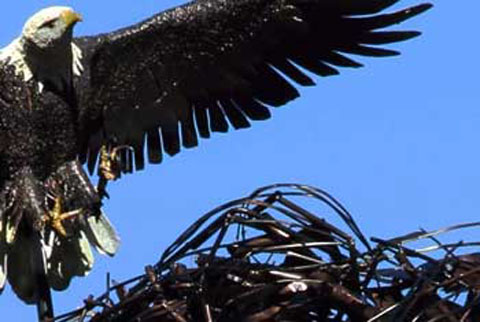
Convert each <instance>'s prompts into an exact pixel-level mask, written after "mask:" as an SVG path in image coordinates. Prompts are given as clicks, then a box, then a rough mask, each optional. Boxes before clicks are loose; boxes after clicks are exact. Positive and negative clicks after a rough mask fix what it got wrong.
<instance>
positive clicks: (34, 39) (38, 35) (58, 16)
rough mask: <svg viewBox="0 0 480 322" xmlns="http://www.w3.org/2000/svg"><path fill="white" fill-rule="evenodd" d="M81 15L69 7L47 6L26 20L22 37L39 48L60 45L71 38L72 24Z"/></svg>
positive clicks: (79, 18) (68, 41)
mask: <svg viewBox="0 0 480 322" xmlns="http://www.w3.org/2000/svg"><path fill="white" fill-rule="evenodd" d="M79 21H82V17H81V16H80V15H79V14H78V13H76V12H75V11H73V9H72V8H69V7H49V8H45V9H43V10H40V11H39V12H37V13H36V14H34V15H33V16H32V17H31V18H30V19H28V20H27V22H26V23H25V26H24V27H23V32H22V38H23V39H24V40H25V41H29V42H31V43H33V44H34V45H36V46H37V47H38V48H40V49H47V48H51V47H54V46H61V45H63V43H70V42H71V40H72V33H73V26H74V25H75V24H76V23H77V22H79Z"/></svg>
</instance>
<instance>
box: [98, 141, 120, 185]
mask: <svg viewBox="0 0 480 322" xmlns="http://www.w3.org/2000/svg"><path fill="white" fill-rule="evenodd" d="M121 148H123V147H115V148H112V147H110V146H107V145H102V147H101V149H100V164H99V166H98V171H99V175H100V178H104V179H105V180H107V181H113V180H116V179H117V178H118V177H119V176H120V167H119V160H118V150H120V149H121Z"/></svg>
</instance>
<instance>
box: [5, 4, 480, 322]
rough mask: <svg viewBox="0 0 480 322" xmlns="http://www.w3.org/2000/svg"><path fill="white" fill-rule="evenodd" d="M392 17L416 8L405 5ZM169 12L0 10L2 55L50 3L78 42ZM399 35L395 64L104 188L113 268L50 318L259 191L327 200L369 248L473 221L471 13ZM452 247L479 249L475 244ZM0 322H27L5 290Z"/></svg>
mask: <svg viewBox="0 0 480 322" xmlns="http://www.w3.org/2000/svg"><path fill="white" fill-rule="evenodd" d="M400 2H401V4H400V5H397V6H396V8H399V7H403V6H408V5H413V4H418V3H420V1H412V0H403V1H400ZM178 3H179V2H174V1H171V0H168V1H167V0H164V1H159V0H138V1H135V3H133V2H132V1H131V0H102V1H65V2H61V1H55V2H54V1H8V2H5V3H4V4H2V7H3V8H2V10H1V12H0V21H1V26H2V29H1V32H0V47H3V46H5V45H7V44H8V42H9V41H10V40H11V39H13V38H14V37H16V36H17V35H18V34H19V32H20V30H21V28H22V26H23V23H24V21H25V19H26V18H27V17H29V16H30V15H31V14H32V13H34V12H35V11H36V10H38V9H40V8H42V7H44V6H47V5H54V4H57V5H58V4H67V5H71V6H73V7H74V8H76V10H77V11H79V12H81V13H82V14H83V16H84V22H83V23H81V24H79V25H78V26H77V29H76V32H77V34H94V33H98V32H104V31H109V30H113V29H115V28H118V27H122V26H125V25H128V24H131V23H134V22H137V21H139V20H142V19H144V18H146V17H148V16H150V15H152V14H154V13H156V12H158V11H160V10H163V9H165V8H167V7H171V6H173V5H176V4H178ZM435 4H436V7H435V8H434V9H433V10H431V11H430V12H428V13H427V14H424V15H422V16H420V17H417V18H416V19H414V20H412V21H408V22H407V23H405V24H404V25H403V26H402V28H404V29H413V30H421V31H423V33H424V34H423V36H421V37H420V38H417V39H414V40H412V41H409V42H407V43H402V44H398V45H393V46H391V47H392V48H395V49H399V50H401V51H402V53H403V55H402V56H400V57H394V58H386V59H365V58H359V61H361V62H363V63H364V64H365V66H366V67H365V68H362V69H359V70H343V72H342V74H341V75H340V76H337V77H331V78H328V79H317V81H318V82H317V83H318V86H317V87H315V88H309V89H302V90H301V93H302V97H301V98H300V99H298V100H296V101H295V102H293V103H291V104H289V105H288V106H286V107H283V108H280V109H277V110H275V111H274V113H273V118H272V119H271V120H270V121H268V122H258V123H256V124H254V127H253V128H251V129H248V130H243V131H238V132H235V133H233V132H231V133H228V134H217V135H215V136H214V138H213V139H210V140H208V141H207V140H203V141H201V142H200V143H201V144H200V146H199V147H198V148H196V149H193V150H188V151H185V152H183V153H181V154H179V155H177V156H175V157H174V158H168V159H167V160H166V161H165V162H164V163H163V164H162V165H160V166H150V167H148V168H147V169H146V171H143V172H140V173H137V174H135V175H129V176H125V177H123V178H122V179H121V180H120V181H118V182H116V183H114V184H112V185H111V186H110V194H111V196H112V198H111V199H110V200H109V201H107V203H106V205H105V210H106V212H107V213H108V214H109V217H110V218H111V220H112V221H113V222H114V224H115V226H116V227H117V229H118V232H119V234H120V235H121V238H122V246H121V248H120V250H119V253H118V255H117V256H116V257H115V258H113V259H111V258H104V257H100V256H97V261H96V264H95V267H94V270H93V271H92V273H91V274H90V275H89V276H88V277H86V278H82V279H75V280H74V281H73V282H72V285H71V287H70V288H69V290H67V291H65V292H61V293H55V294H54V300H55V304H56V310H57V312H58V313H61V312H63V311H65V310H70V309H73V308H75V307H76V306H78V305H80V304H81V303H82V299H84V298H85V297H86V296H87V295H88V294H99V293H100V292H102V291H103V290H104V287H105V276H106V273H107V272H110V273H111V275H112V277H113V278H114V279H116V280H122V279H126V278H128V277H131V276H134V275H135V274H137V273H140V272H142V270H143V267H144V265H146V264H148V263H154V262H156V261H157V260H158V258H159V256H160V254H161V251H162V250H163V249H165V247H166V246H168V244H169V243H170V242H172V241H173V240H174V238H175V237H176V236H177V235H178V234H179V233H180V232H181V231H182V230H183V229H185V228H186V227H187V226H188V225H189V224H190V223H191V222H193V220H194V219H195V218H196V217H197V216H199V215H200V214H203V213H204V212H206V211H207V210H209V209H210V208H212V207H214V206H216V205H219V204H220V203H223V202H225V201H228V200H230V199H233V198H236V197H240V196H243V195H245V194H247V193H249V192H251V191H252V190H253V189H255V188H256V187H258V186H261V185H266V184H270V183H276V182H299V183H307V184H311V185H315V186H318V187H321V188H323V189H326V190H327V191H329V192H330V193H332V194H333V195H334V196H336V197H337V198H338V199H339V200H340V201H341V202H343V204H344V205H345V206H346V207H347V208H348V209H349V210H350V211H351V213H352V214H353V215H354V216H355V218H356V219H357V221H358V223H359V224H360V226H361V227H362V228H363V230H364V232H365V234H366V235H367V236H371V235H375V236H379V237H388V236H393V235H400V234H403V233H406V232H408V231H411V230H414V229H416V228H418V227H420V226H421V227H423V228H426V229H434V228H439V227H441V226H445V225H450V224H454V223H460V222H468V221H477V220H478V218H479V214H480V203H479V195H480V168H479V165H480V153H479V145H478V140H479V138H480V127H479V125H480V109H479V107H480V93H479V91H480V85H479V82H478V79H477V77H478V75H480V64H479V62H478V59H479V57H480V41H479V40H478V35H477V32H478V30H479V23H478V16H477V12H478V11H479V10H480V2H479V1H478V0H463V1H461V2H460V1H437V3H435ZM469 233H471V235H462V236H461V238H475V237H477V239H480V238H478V236H480V234H478V232H477V231H469ZM0 316H2V319H3V320H6V321H9V320H10V321H29V320H33V319H34V318H35V316H36V315H35V308H34V307H26V306H25V305H24V304H23V303H21V302H20V301H19V300H17V298H16V297H15V295H13V293H12V291H11V290H10V289H9V288H7V289H6V290H5V291H4V293H3V295H2V296H0Z"/></svg>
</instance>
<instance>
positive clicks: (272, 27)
mask: <svg viewBox="0 0 480 322" xmlns="http://www.w3.org/2000/svg"><path fill="white" fill-rule="evenodd" d="M397 1H398V0H198V1H196V2H192V3H189V4H186V5H183V6H180V7H177V8H174V9H172V10H169V11H166V12H163V13H161V14H158V15H156V16H154V17H152V18H150V19H148V20H146V21H144V22H142V23H140V24H138V25H135V26H132V27H128V28H125V29H122V30H119V31H116V32H113V33H110V34H103V35H99V36H95V37H84V38H78V39H75V43H76V44H77V45H78V46H79V48H80V49H81V50H82V52H83V56H84V57H83V65H84V68H85V71H84V73H83V76H82V77H81V78H80V79H78V80H77V81H76V88H77V91H78V96H79V99H80V102H79V105H80V106H81V108H80V126H81V129H82V138H81V140H82V142H83V144H82V146H83V151H82V155H81V157H82V159H83V160H84V161H85V160H88V164H89V169H90V171H93V169H94V168H95V164H96V160H97V155H98V151H99V149H100V146H101V144H102V143H104V142H107V141H109V142H113V143H114V144H116V145H129V146H131V147H133V149H132V150H123V154H122V159H123V162H122V163H123V167H124V169H123V170H124V171H132V169H133V162H135V166H136V168H137V169H141V168H143V167H144V163H145V161H144V158H145V157H147V158H148V161H150V162H152V163H159V162H161V161H162V156H163V153H167V154H169V155H174V154H176V153H177V152H179V151H180V149H181V146H183V147H185V148H190V147H194V146H196V145H197V144H198V136H200V137H203V138H208V137H209V136H210V133H211V132H226V131H228V129H229V128H230V127H233V128H234V129H239V128H246V127H249V126H250V121H251V120H264V119H268V118H269V117H270V111H269V107H272V106H273V107H277V106H281V105H284V104H286V103H287V102H289V101H290V100H293V99H295V98H296V97H298V96H299V93H298V91H297V89H296V88H295V87H294V85H293V84H298V85H302V86H311V85H314V82H313V81H312V79H311V78H310V77H309V76H308V75H307V74H305V73H304V71H303V69H306V70H308V71H310V72H312V73H314V74H317V75H319V76H329V75H335V74H338V68H339V67H359V66H361V65H360V64H359V63H357V62H355V61H354V60H352V58H351V57H350V55H348V56H347V55H345V54H355V55H361V56H376V57H380V56H392V55H397V54H398V53H397V52H396V51H392V50H389V49H385V48H380V47H379V46H378V45H383V44H388V43H392V42H397V41H402V40H406V39H409V38H412V37H414V36H417V35H418V34H419V33H418V32H411V31H384V30H383V28H385V27H388V26H391V25H393V24H397V23H399V22H402V21H404V20H406V19H408V18H410V17H412V16H415V15H417V14H419V13H421V12H423V11H425V10H427V9H428V8H430V7H431V5H429V4H423V5H419V6H415V7H412V8H409V9H405V10H401V11H398V12H395V13H390V14H381V13H380V12H381V11H383V10H384V9H386V8H387V7H389V6H391V5H392V4H394V3H396V2H397ZM299 67H301V68H299ZM302 68H303V69H302ZM145 145H146V151H147V152H146V155H145V152H144V151H145Z"/></svg>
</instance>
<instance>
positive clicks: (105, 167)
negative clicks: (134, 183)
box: [97, 144, 131, 199]
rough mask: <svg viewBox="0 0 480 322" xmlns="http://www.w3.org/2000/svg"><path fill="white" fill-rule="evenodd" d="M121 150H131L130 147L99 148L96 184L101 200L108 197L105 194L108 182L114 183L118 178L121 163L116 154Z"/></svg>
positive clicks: (108, 146) (103, 146) (107, 146)
mask: <svg viewBox="0 0 480 322" xmlns="http://www.w3.org/2000/svg"><path fill="white" fill-rule="evenodd" d="M122 149H131V147H130V146H127V145H121V146H116V147H112V146H111V145H110V144H104V145H102V147H101V148H100V164H99V166H98V175H99V177H100V180H99V181H98V184H97V192H98V194H99V195H100V198H101V199H103V198H104V197H107V198H108V197H109V196H108V193H107V184H108V181H115V180H117V179H118V178H120V175H121V172H120V168H121V164H120V163H121V162H120V158H119V154H118V152H119V151H120V150H122Z"/></svg>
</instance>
